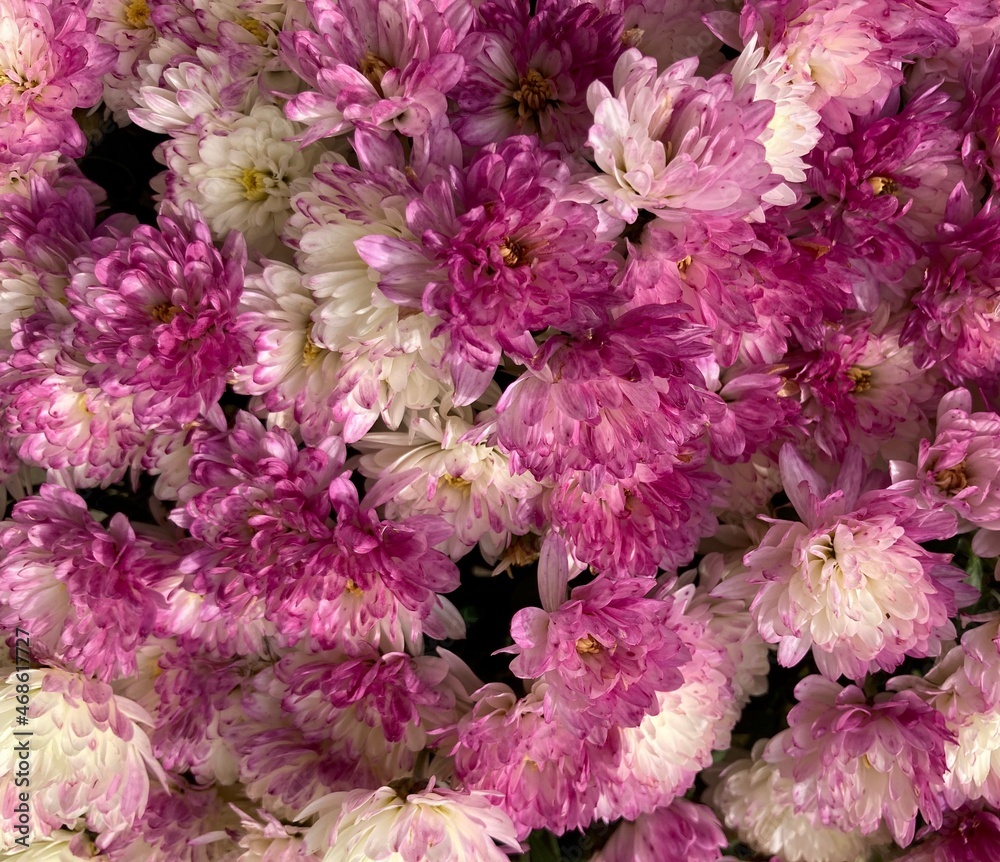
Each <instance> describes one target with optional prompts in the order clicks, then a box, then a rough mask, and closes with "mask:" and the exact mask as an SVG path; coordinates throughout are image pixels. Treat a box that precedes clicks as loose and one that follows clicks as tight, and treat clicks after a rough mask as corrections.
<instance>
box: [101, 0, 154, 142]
mask: <svg viewBox="0 0 1000 862" xmlns="http://www.w3.org/2000/svg"><path fill="white" fill-rule="evenodd" d="M87 15H88V17H89V18H91V19H92V20H93V19H97V22H98V23H97V35H98V37H100V39H101V40H102V41H103V42H107V43H108V44H109V45H114V47H115V49H116V50H117V51H118V59H117V61H116V63H115V68H114V69H113V70H112V71H110V72H108V73H107V74H106V75H105V76H104V104H105V105H106V106H107V107H108V108H109V109H110V110H111V111H112V113H113V114H114V118H115V122H116V123H117V124H118V125H120V126H122V125H126V124H127V123H128V109H129V108H134V107H135V99H134V98H133V97H132V94H131V92H130V91H131V90H132V89H133V87H134V84H135V78H134V76H133V70H134V68H135V65H136V63H137V61H138V60H139V59H140V58H141V59H145V57H146V54H147V53H148V52H149V46H150V45H152V43H153V40H154V39H155V38H156V28H155V27H154V26H153V22H152V21H151V20H150V9H149V4H148V3H147V2H146V0H124V2H123V0H94V2H93V3H92V4H91V6H90V8H89V9H88V11H87Z"/></svg>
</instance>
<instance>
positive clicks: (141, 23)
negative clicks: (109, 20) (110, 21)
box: [124, 0, 149, 30]
mask: <svg viewBox="0 0 1000 862" xmlns="http://www.w3.org/2000/svg"><path fill="white" fill-rule="evenodd" d="M124 15H125V23H126V24H128V25H129V27H131V28H132V29H133V30H144V29H145V28H146V27H148V26H149V6H148V5H147V4H146V0H128V3H126V4H125V10H124Z"/></svg>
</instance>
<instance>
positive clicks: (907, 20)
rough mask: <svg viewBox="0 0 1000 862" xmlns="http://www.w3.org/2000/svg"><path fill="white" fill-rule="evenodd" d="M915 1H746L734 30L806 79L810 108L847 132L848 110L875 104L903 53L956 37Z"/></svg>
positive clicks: (884, 95)
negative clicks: (753, 37)
mask: <svg viewBox="0 0 1000 862" xmlns="http://www.w3.org/2000/svg"><path fill="white" fill-rule="evenodd" d="M915 5H916V4H914V6H915ZM914 6H911V5H910V4H907V3H899V4H894V3H890V2H886V0H849V2H841V0H752V2H748V3H747V4H746V5H745V6H744V7H743V11H742V14H741V16H740V21H739V34H740V38H741V40H742V44H746V43H747V42H748V41H749V40H750V37H751V35H752V34H754V33H756V34H757V36H758V38H760V39H761V44H762V45H764V46H765V47H766V48H767V49H768V51H769V52H770V53H771V54H774V55H776V56H780V57H783V58H785V62H786V63H787V64H788V65H789V66H790V67H791V68H792V69H794V70H795V71H796V72H797V73H798V75H799V76H801V78H802V79H803V80H806V81H811V82H813V83H814V84H815V87H816V89H815V92H814V96H813V99H812V104H813V106H814V107H815V108H817V109H818V110H821V112H822V114H823V119H824V121H825V122H826V124H827V125H828V126H829V127H830V128H832V129H834V130H835V131H838V132H846V131H848V130H849V128H850V114H855V115H857V116H864V115H866V114H868V113H871V112H872V111H873V110H877V109H878V108H880V107H881V106H882V105H883V104H884V103H885V101H886V100H887V99H888V97H889V94H890V92H891V91H892V90H893V89H894V88H896V87H898V86H899V85H900V84H901V83H902V82H903V73H902V71H901V70H900V68H899V67H900V65H901V60H902V59H903V58H904V57H906V56H907V55H911V56H912V55H914V54H918V53H922V54H930V53H933V51H934V50H935V49H936V48H938V47H941V46H942V45H944V44H948V43H950V42H953V41H954V40H955V31H954V29H953V28H952V27H950V26H949V25H948V24H947V23H946V22H945V21H944V20H943V16H942V17H938V16H936V15H933V14H927V11H926V10H925V9H921V8H919V7H917V8H914ZM724 26H725V25H724ZM734 35H735V34H734Z"/></svg>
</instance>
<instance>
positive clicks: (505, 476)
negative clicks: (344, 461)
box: [357, 409, 542, 562]
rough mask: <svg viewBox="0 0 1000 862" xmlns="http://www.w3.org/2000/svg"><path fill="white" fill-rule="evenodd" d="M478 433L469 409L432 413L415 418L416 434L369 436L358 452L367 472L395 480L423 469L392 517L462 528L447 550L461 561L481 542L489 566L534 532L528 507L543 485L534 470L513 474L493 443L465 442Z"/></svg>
mask: <svg viewBox="0 0 1000 862" xmlns="http://www.w3.org/2000/svg"><path fill="white" fill-rule="evenodd" d="M472 428H473V424H472V411H471V410H468V409H466V410H463V411H462V415H461V416H458V415H454V414H452V415H449V416H443V415H442V414H441V413H439V412H438V411H431V412H429V413H428V414H427V415H425V416H419V417H414V418H412V419H411V421H410V423H409V433H402V432H399V433H393V432H387V433H383V434H369V435H367V436H366V437H364V438H363V439H362V440H360V441H358V443H357V448H358V449H360V450H361V451H362V452H363V453H366V454H364V455H363V457H362V458H361V465H360V470H361V472H362V473H363V474H364V475H365V476H368V477H369V478H373V479H383V480H385V481H387V482H390V483H391V482H392V481H393V480H394V479H395V477H397V476H399V475H400V474H402V473H405V472H407V471H410V470H419V471H420V472H419V474H418V475H417V476H416V478H415V479H414V480H413V481H412V483H411V484H409V485H407V486H406V487H405V488H402V489H400V490H399V491H398V492H397V493H396V495H395V496H394V497H393V499H392V501H391V502H390V503H389V504H388V506H387V508H386V515H387V517H390V518H406V517H409V516H411V515H417V514H435V515H440V516H441V517H442V518H444V519H445V520H446V521H448V523H450V524H452V525H453V526H454V527H455V534H454V535H453V536H452V537H451V538H450V539H448V540H447V542H446V543H445V544H444V545H442V547H441V550H443V551H445V552H446V553H448V554H450V555H451V556H452V557H454V558H455V559H457V558H459V557H461V556H464V555H465V554H466V553H468V551H469V550H470V549H471V548H472V547H473V546H474V545H475V544H476V543H477V542H478V543H479V546H480V548H481V549H482V552H483V555H484V556H485V557H486V559H487V561H489V562H494V561H496V560H497V558H498V557H499V556H500V554H502V553H503V551H504V549H505V548H506V547H507V546H508V545H509V544H510V541H511V536H512V535H523V534H524V533H526V532H527V530H528V526H529V524H528V520H529V518H528V517H527V516H528V514H529V512H528V511H527V507H528V503H529V501H530V500H532V499H534V498H536V497H537V496H538V495H539V494H540V493H541V492H542V487H541V486H540V485H539V484H538V483H537V482H536V481H535V480H534V479H532V478H531V476H530V475H529V474H528V473H524V474H521V475H519V476H512V475H511V471H510V463H509V458H508V457H507V456H506V455H505V454H504V453H502V452H500V451H499V450H498V449H496V448H494V447H493V446H490V445H488V444H486V443H466V442H462V438H463V436H465V435H466V434H467V433H468V432H469V431H471V430H472Z"/></svg>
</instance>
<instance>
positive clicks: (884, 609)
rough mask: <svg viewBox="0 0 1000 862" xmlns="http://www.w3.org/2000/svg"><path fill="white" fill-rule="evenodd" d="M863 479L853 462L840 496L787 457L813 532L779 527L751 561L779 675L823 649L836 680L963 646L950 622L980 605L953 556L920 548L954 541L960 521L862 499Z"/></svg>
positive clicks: (876, 496)
mask: <svg viewBox="0 0 1000 862" xmlns="http://www.w3.org/2000/svg"><path fill="white" fill-rule="evenodd" d="M862 473H863V466H862V461H861V457H860V455H859V453H857V452H856V451H854V452H851V453H849V454H848V455H847V457H846V459H845V461H844V465H843V466H842V468H841V472H840V476H839V477H838V479H837V481H836V483H835V484H834V485H833V488H832V489H831V486H830V485H828V484H827V483H826V481H825V480H823V479H822V478H821V477H820V476H819V474H818V473H816V471H815V470H813V469H812V468H811V467H810V466H809V465H808V464H806V463H805V461H803V460H802V457H801V456H800V455H799V454H798V453H797V452H796V451H795V450H794V449H793V448H792V447H791V446H789V445H786V446H785V447H784V448H783V449H782V450H781V474H782V479H783V481H784V486H785V493H786V494H788V497H789V499H790V500H791V501H792V504H793V505H794V506H795V509H796V511H797V512H798V513H799V516H800V517H801V518H802V521H801V522H799V521H795V522H792V521H782V520H778V519H775V520H773V521H772V522H771V528H770V529H769V530H768V532H767V534H766V535H765V536H764V538H763V539H762V540H761V542H760V545H759V546H758V547H757V548H756V549H754V550H752V551H750V553H748V554H747V555H746V557H745V558H744V563H745V565H746V566H747V567H748V570H749V572H748V575H747V577H748V578H749V582H750V583H751V584H760V585H761V586H760V592H759V593H758V594H757V596H756V598H754V600H753V603H752V604H751V606H750V610H751V612H752V613H753V615H754V619H755V620H756V621H757V626H758V628H759V630H760V633H761V636H762V637H763V638H764V640H766V641H768V642H769V643H776V644H778V661H779V663H781V664H782V665H784V666H786V667H790V666H792V665H795V664H797V663H798V662H799V661H801V659H802V657H803V656H804V655H805V654H806V653H807V652H808V651H809V650H810V649H812V652H813V657H814V658H815V660H816V663H817V665H818V667H819V669H820V671H821V672H822V673H823V674H824V675H826V676H827V677H829V678H830V679H836V678H837V677H839V676H841V675H842V674H843V675H845V676H847V677H849V678H851V679H854V680H858V681H860V680H862V679H864V677H865V675H866V674H867V673H869V672H872V671H875V670H876V669H882V670H893V669H895V668H896V667H898V666H899V664H900V663H901V662H902V661H903V659H904V658H905V657H906V656H908V655H911V656H934V655H937V654H938V653H939V652H940V650H941V642H942V641H945V640H948V639H949V638H953V637H954V636H955V629H954V626H953V625H952V623H951V620H950V618H951V617H953V616H954V615H955V613H956V611H957V609H958V608H959V607H963V606H964V605H965V604H967V603H969V602H970V601H972V599H974V598H975V591H974V590H971V589H970V588H969V587H968V586H967V585H966V584H965V583H964V577H965V575H964V573H963V572H962V571H961V570H960V569H957V568H955V567H953V566H950V565H949V564H948V562H949V558H948V556H947V555H943V554H933V553H930V552H929V551H926V550H924V548H922V547H921V546H920V545H919V544H917V542H918V541H927V540H929V539H932V538H939V537H940V536H942V535H947V534H948V531H949V529H951V528H952V525H953V520H952V519H951V518H949V517H948V516H947V515H946V514H943V513H942V514H940V515H923V514H922V513H921V512H920V511H919V510H918V509H917V506H916V504H915V503H914V502H913V501H912V500H910V499H909V498H907V497H905V496H903V495H901V494H900V493H898V492H896V491H892V490H889V491H871V492H868V493H866V494H861V493H860V490H861V484H862Z"/></svg>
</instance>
